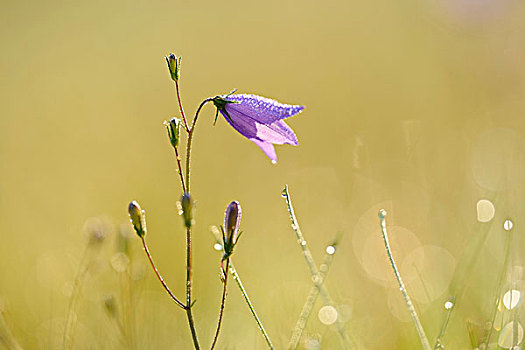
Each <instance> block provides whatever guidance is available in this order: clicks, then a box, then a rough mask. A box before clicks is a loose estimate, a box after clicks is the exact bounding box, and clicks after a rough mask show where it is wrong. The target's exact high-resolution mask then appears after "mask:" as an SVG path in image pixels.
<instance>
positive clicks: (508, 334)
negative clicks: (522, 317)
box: [498, 321, 523, 349]
mask: <svg viewBox="0 0 525 350" xmlns="http://www.w3.org/2000/svg"><path fill="white" fill-rule="evenodd" d="M514 322H516V323H514ZM522 341H523V327H522V326H521V324H520V323H519V322H517V321H511V322H509V323H507V324H506V325H505V327H503V329H502V330H501V332H500V333H499V337H498V345H499V346H501V347H502V348H505V349H512V348H513V347H514V346H515V345H519V344H520V343H521V342H522Z"/></svg>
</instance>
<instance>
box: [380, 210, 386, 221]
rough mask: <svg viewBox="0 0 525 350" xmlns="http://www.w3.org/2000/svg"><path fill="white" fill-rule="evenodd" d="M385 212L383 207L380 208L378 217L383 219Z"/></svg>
mask: <svg viewBox="0 0 525 350" xmlns="http://www.w3.org/2000/svg"><path fill="white" fill-rule="evenodd" d="M386 214H387V213H386V210H385V209H381V210H380V211H379V218H380V219H384V218H385V217H386Z"/></svg>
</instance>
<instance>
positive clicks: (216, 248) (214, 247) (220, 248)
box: [213, 243, 222, 252]
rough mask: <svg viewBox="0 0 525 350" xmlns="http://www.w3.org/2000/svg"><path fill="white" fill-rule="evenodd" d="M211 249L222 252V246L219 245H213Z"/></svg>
mask: <svg viewBox="0 0 525 350" xmlns="http://www.w3.org/2000/svg"><path fill="white" fill-rule="evenodd" d="M213 249H215V250H216V251H218V252H220V251H221V250H222V245H221V244H220V243H215V244H214V245H213Z"/></svg>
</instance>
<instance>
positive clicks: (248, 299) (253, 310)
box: [230, 263, 275, 350]
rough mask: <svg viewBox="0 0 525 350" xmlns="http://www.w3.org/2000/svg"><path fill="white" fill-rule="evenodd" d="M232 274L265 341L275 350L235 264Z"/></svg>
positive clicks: (231, 265) (231, 269)
mask: <svg viewBox="0 0 525 350" xmlns="http://www.w3.org/2000/svg"><path fill="white" fill-rule="evenodd" d="M230 273H231V274H232V277H233V280H234V281H235V282H236V283H237V286H238V287H239V289H240V291H241V294H242V296H243V297H244V300H245V301H246V304H248V307H249V308H250V311H251V313H252V315H253V318H254V319H255V322H257V326H258V327H259V330H260V331H261V333H262V335H263V337H264V340H266V344H268V347H269V348H270V349H272V350H274V349H275V348H274V347H273V344H272V341H271V340H270V337H269V336H268V333H266V330H265V329H264V326H263V324H262V322H261V320H260V319H259V316H257V312H255V308H254V307H253V305H252V302H251V301H250V298H249V297H248V293H246V290H245V289H244V286H243V284H242V281H241V278H240V277H239V275H238V274H237V270H236V269H235V267H234V266H233V263H230Z"/></svg>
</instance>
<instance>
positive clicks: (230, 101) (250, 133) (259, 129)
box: [213, 94, 304, 163]
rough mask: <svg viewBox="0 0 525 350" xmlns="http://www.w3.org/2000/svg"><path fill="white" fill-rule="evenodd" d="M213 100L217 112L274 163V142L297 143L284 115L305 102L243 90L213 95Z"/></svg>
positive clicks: (278, 143)
mask: <svg viewBox="0 0 525 350" xmlns="http://www.w3.org/2000/svg"><path fill="white" fill-rule="evenodd" d="M213 103H214V104H215V106H216V107H217V112H221V114H222V115H223V116H224V118H225V119H226V121H227V122H228V123H229V124H230V125H231V126H232V127H233V128H234V129H235V130H237V131H238V132H239V133H240V134H241V135H243V136H244V137H246V138H247V139H248V140H250V141H252V142H253V143H255V144H256V145H257V146H259V147H260V148H261V149H262V150H263V152H264V153H266V155H267V156H268V158H270V159H271V160H272V162H273V163H275V162H277V155H276V153H275V148H274V147H273V145H274V144H276V145H282V144H289V145H293V146H297V137H296V136H295V134H294V132H293V130H292V129H291V128H290V127H289V126H288V125H286V123H285V122H284V120H283V119H286V118H288V117H291V116H294V115H296V114H297V113H299V112H301V111H302V110H303V109H304V106H297V105H287V104H283V103H279V102H277V101H275V100H271V99H269V98H265V97H261V96H257V95H246V94H235V95H232V94H228V95H223V96H216V97H215V98H214V99H213Z"/></svg>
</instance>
